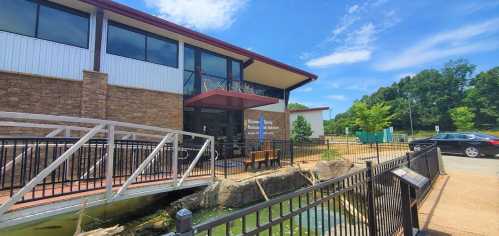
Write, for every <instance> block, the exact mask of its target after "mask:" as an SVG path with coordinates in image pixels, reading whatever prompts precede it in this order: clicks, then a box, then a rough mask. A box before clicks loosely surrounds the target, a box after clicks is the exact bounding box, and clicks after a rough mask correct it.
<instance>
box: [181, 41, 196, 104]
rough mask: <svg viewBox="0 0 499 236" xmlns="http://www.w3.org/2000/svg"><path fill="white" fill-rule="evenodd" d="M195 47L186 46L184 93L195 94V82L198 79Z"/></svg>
mask: <svg viewBox="0 0 499 236" xmlns="http://www.w3.org/2000/svg"><path fill="white" fill-rule="evenodd" d="M195 53H196V52H195V51H194V49H193V48H190V47H187V46H186V47H184V95H188V96H190V95H193V94H194V82H195V80H196V76H195V70H194V67H195V66H194V65H195V57H196V56H195V55H196V54H195Z"/></svg>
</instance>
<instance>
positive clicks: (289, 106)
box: [288, 102, 308, 110]
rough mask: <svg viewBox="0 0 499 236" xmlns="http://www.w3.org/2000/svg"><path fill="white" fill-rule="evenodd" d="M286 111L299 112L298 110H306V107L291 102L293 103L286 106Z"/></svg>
mask: <svg viewBox="0 0 499 236" xmlns="http://www.w3.org/2000/svg"><path fill="white" fill-rule="evenodd" d="M288 109H289V110H299V109H308V107H307V106H305V105H303V104H300V103H297V102H293V103H290V104H288Z"/></svg>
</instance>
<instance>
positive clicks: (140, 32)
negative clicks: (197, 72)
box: [106, 20, 180, 69]
mask: <svg viewBox="0 0 499 236" xmlns="http://www.w3.org/2000/svg"><path fill="white" fill-rule="evenodd" d="M109 25H112V26H114V27H118V28H121V29H124V30H128V31H132V32H134V33H138V34H142V35H144V37H145V45H144V50H145V52H144V53H145V54H144V55H145V60H141V59H137V58H132V57H127V56H123V55H118V54H116V53H111V52H109V47H108V45H109ZM106 31H107V32H106V53H107V54H110V55H114V56H119V57H124V58H128V59H132V60H137V61H143V62H147V63H152V64H156V65H161V66H168V67H172V68H176V69H178V68H179V57H180V50H179V41H178V40H175V39H171V38H167V37H164V36H161V35H158V34H154V33H151V32H148V31H145V30H141V29H137V28H135V27H133V26H129V25H126V24H123V23H120V22H117V21H113V20H108V21H107V29H106ZM149 37H151V38H154V39H157V40H161V41H165V42H170V43H173V44H175V46H176V51H177V52H176V54H175V57H176V60H175V62H176V63H175V65H167V64H163V63H158V62H152V61H149V60H148V57H147V42H148V40H147V39H148V38H149Z"/></svg>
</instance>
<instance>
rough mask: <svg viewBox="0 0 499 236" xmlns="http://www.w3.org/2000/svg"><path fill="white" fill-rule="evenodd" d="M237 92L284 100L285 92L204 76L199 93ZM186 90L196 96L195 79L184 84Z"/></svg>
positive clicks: (246, 82)
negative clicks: (214, 91) (216, 91)
mask: <svg viewBox="0 0 499 236" xmlns="http://www.w3.org/2000/svg"><path fill="white" fill-rule="evenodd" d="M217 89H218V90H225V91H235V92H240V93H248V94H255V95H259V96H266V97H274V98H280V99H282V98H283V97H284V91H283V90H282V89H278V88H273V87H269V86H266V85H261V84H256V83H252V82H248V81H240V80H227V79H225V78H220V77H216V76H210V75H203V76H202V77H201V88H200V90H199V92H198V93H205V92H209V91H212V90H217ZM184 90H185V91H188V93H186V94H188V95H196V94H198V93H196V92H195V89H194V83H193V79H191V78H189V79H188V80H186V82H184Z"/></svg>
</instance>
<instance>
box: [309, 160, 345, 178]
mask: <svg viewBox="0 0 499 236" xmlns="http://www.w3.org/2000/svg"><path fill="white" fill-rule="evenodd" d="M352 167H353V164H352V162H351V161H349V160H332V161H319V162H317V163H316V164H315V166H314V168H313V169H312V172H313V173H314V174H315V176H317V178H318V179H319V180H321V181H324V180H328V179H332V178H336V177H338V176H342V175H345V174H347V173H348V172H349V171H350V169H351V168H352Z"/></svg>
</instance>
